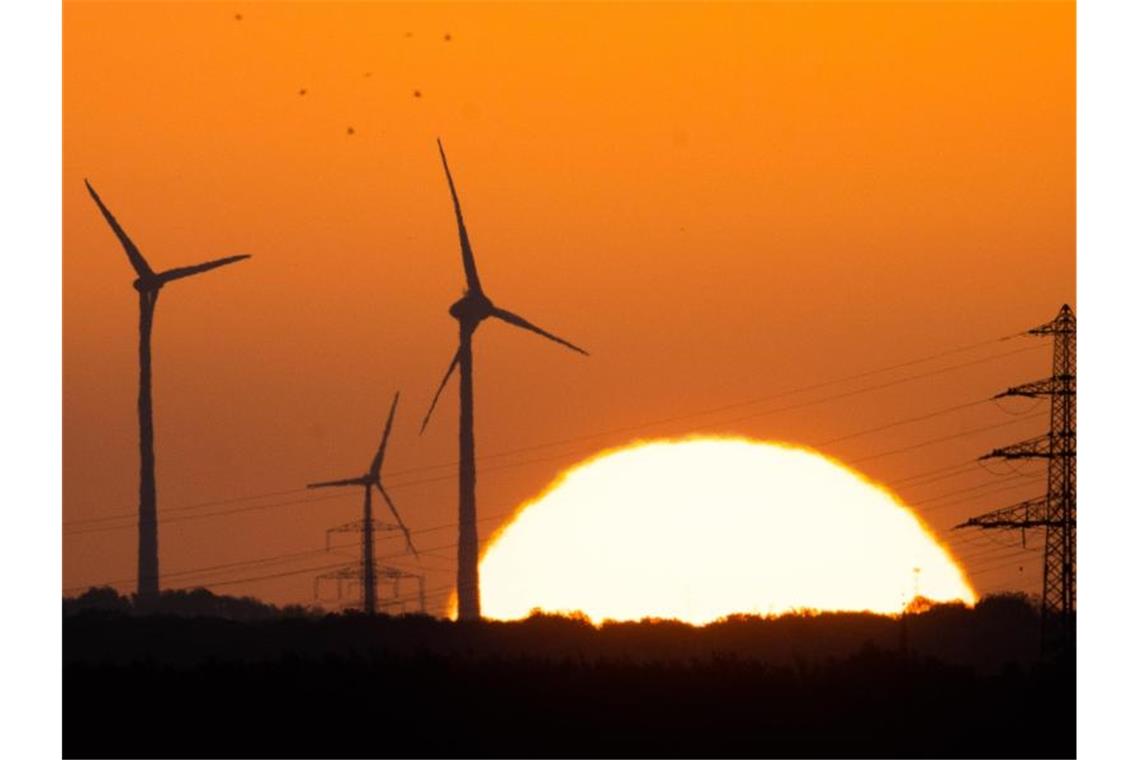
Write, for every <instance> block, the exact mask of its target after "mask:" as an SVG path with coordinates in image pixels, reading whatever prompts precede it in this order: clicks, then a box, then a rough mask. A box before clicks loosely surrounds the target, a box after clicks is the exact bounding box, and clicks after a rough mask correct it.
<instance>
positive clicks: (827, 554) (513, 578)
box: [480, 438, 976, 624]
mask: <svg viewBox="0 0 1140 760" xmlns="http://www.w3.org/2000/svg"><path fill="white" fill-rule="evenodd" d="M915 568H918V569H919V571H918V573H917V577H916V573H915ZM480 574H481V578H482V590H483V611H484V614H485V615H487V616H488V617H492V618H499V619H515V618H520V617H525V616H526V615H528V614H529V613H530V612H531V611H532V610H534V609H536V608H539V609H542V610H544V611H548V612H571V611H580V612H583V613H585V614H586V615H587V616H589V617H590V618H591V619H592V620H593V621H594V622H600V621H602V620H604V619H615V620H630V619H640V618H643V617H658V618H676V619H680V620H684V621H687V622H690V623H696V624H703V623H708V622H710V621H713V620H716V619H717V618H719V617H722V616H725V615H729V614H732V613H758V614H772V613H781V612H786V611H789V610H797V609H813V610H870V611H874V612H880V613H897V612H899V610H900V609H901V608H902V607H903V605H904V604H905V602H906V601H908V600H910V599H911V598H912V597H913V596H914V592H915V585H916V583H917V588H918V593H919V594H920V595H922V596H924V597H927V598H929V599H932V600H937V601H952V600H961V601H964V602H966V603H968V604H973V603H974V601H975V599H976V597H975V593H974V591H973V589H972V587H971V586H970V583H969V582H968V580H967V579H966V577H965V574H964V573H963V571H962V569H961V568H960V567H959V566H958V565H957V563H956V562H955V560H954V558H953V557H952V556H951V554H950V552H949V551H948V550H947V549H945V548H944V547H942V546H941V545H940V544H939V543H938V541H937V540H936V539H935V538H934V537H933V536H931V534H930V533H929V531H928V530H927V529H926V527H925V526H924V525H923V524H922V522H921V521H920V520H919V518H918V517H916V516H915V515H914V514H913V513H912V512H911V511H910V510H909V509H908V508H907V507H906V506H905V505H904V504H902V503H901V502H900V501H899V500H898V499H897V498H896V497H895V496H894V495H893V494H891V492H890V491H888V490H887V489H886V488H885V487H883V486H881V485H878V484H875V483H872V482H870V481H868V480H867V479H865V478H864V477H862V476H861V475H859V474H858V473H857V472H855V471H853V470H851V469H848V468H846V467H844V466H843V465H842V464H840V463H839V462H836V461H834V460H831V459H829V458H827V457H825V456H823V455H821V454H819V453H817V452H814V451H811V450H808V449H803V448H796V447H792V446H790V445H786V444H778V443H771V442H760V441H751V440H747V439H743V438H689V439H684V440H673V441H653V442H648V443H637V444H634V445H632V446H630V447H628V448H625V449H621V450H615V451H610V452H607V453H604V454H602V455H600V456H598V457H596V458H594V459H591V460H589V461H587V462H584V463H582V464H579V465H577V466H575V467H573V468H572V469H570V470H568V471H567V472H566V473H564V474H563V475H562V477H561V478H559V480H558V481H557V482H555V483H554V484H553V485H552V486H551V487H550V488H549V489H548V490H547V491H546V493H544V494H543V495H542V496H540V497H539V498H537V499H535V500H534V501H532V502H530V503H528V504H526V505H525V506H523V507H522V508H521V509H520V510H519V514H518V516H517V517H516V518H515V519H514V521H513V522H511V523H510V524H509V525H507V527H505V528H504V529H503V530H502V531H501V532H500V533H499V534H498V535H497V536H496V537H494V538H493V539H492V540H491V541H489V542H488V548H487V550H486V553H485V554H484V556H483V559H482V562H481V563H480Z"/></svg>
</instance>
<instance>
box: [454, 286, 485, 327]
mask: <svg viewBox="0 0 1140 760" xmlns="http://www.w3.org/2000/svg"><path fill="white" fill-rule="evenodd" d="M494 308H495V307H494V305H493V304H492V303H491V300H490V299H489V298H487V296H485V295H483V294H482V293H479V294H472V293H470V292H468V293H464V294H463V297H462V298H460V299H459V300H458V301H456V302H455V303H453V304H451V308H449V309H448V310H447V312H448V313H449V314H450V315H451V316H452V317H454V318H455V319H458V320H459V321H460V322H470V323H474V324H478V323H479V322H482V321H483V320H484V319H486V318H487V317H489V316H491V312H492V311H493V310H494Z"/></svg>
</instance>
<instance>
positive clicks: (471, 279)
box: [435, 137, 483, 293]
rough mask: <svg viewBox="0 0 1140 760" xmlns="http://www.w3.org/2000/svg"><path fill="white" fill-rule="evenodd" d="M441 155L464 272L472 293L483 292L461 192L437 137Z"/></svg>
mask: <svg viewBox="0 0 1140 760" xmlns="http://www.w3.org/2000/svg"><path fill="white" fill-rule="evenodd" d="M435 143H436V145H438V146H439V157H440V158H442V159H443V172H444V174H446V175H447V186H448V187H449V188H451V202H452V203H453V204H455V221H456V222H457V223H458V224H459V249H460V250H461V251H462V252H463V273H464V274H465V275H466V276H467V289H468V290H469V291H471V292H472V293H482V292H483V287H482V286H481V285H480V284H479V273H478V272H476V271H475V254H474V253H472V252H471V241H470V240H468V238H467V225H465V224H464V223H463V212H462V211H460V210H459V194H458V193H456V192H455V182H453V181H452V179H451V169H449V168H448V166H447V155H446V154H444V152H443V143H442V142H441V141H440V139H439V138H438V137H437V138H436V139H435Z"/></svg>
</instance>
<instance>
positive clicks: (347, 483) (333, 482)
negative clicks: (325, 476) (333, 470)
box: [305, 478, 368, 488]
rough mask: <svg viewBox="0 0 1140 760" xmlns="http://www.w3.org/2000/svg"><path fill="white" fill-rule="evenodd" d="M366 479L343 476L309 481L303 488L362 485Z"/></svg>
mask: <svg viewBox="0 0 1140 760" xmlns="http://www.w3.org/2000/svg"><path fill="white" fill-rule="evenodd" d="M367 482H368V481H366V480H364V479H363V478H345V479H344V480H326V481H323V482H321V483H309V484H308V485H307V486H305V488H335V487H337V486H362V485H365V484H367Z"/></svg>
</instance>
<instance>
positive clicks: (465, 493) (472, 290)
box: [420, 140, 588, 620]
mask: <svg viewBox="0 0 1140 760" xmlns="http://www.w3.org/2000/svg"><path fill="white" fill-rule="evenodd" d="M436 144H437V145H438V146H439V157H440V159H441V160H442V161H443V171H444V174H446V175H447V186H448V188H450V190H451V201H452V204H453V205H454V206H455V221H456V223H457V224H458V226H459V249H460V252H461V253H462V255H463V273H464V275H465V277H466V282H467V288H466V290H464V292H463V296H462V297H461V298H460V299H459V300H458V301H456V302H455V303H453V304H452V305H451V308H450V309H449V310H448V313H449V314H451V316H452V317H454V318H455V320H456V321H457V322H458V323H459V348H458V350H456V352H455V356H454V357H453V358H452V360H451V364H449V365H448V367H447V372H446V373H444V376H443V381H442V382H441V383H440V384H439V388H438V389H437V390H436V392H435V397H434V398H433V399H432V402H431V406H430V407H429V408H428V411H427V414H426V415H424V421H423V424H422V425H421V426H420V432H421V433H422V432H423V431H424V429H425V428H427V424H428V420H429V419H431V413H432V410H434V409H435V405H436V402H437V401H439V395H440V393H442V392H443V389H444V386H446V385H447V381H448V380H449V379H450V378H451V375H452V373H453V372H455V368H456V367H459V570H458V578H457V584H456V591H457V594H458V597H459V619H460V620H478V619H479V616H480V612H479V532H478V529H477V525H476V518H475V409H474V407H475V401H474V398H475V392H474V388H473V385H472V383H473V374H474V363H473V358H472V338H473V337H474V335H475V329H476V328H477V327H479V325H480V324H481V323H482V322H483V320H485V319H487V318H488V317H494V318H496V319H500V320H502V321H504V322H506V323H507V324H511V325H514V326H515V327H521V328H523V329H524V330H530V331H531V332H534V333H538V334H539V335H541V336H542V337H544V338H547V339H548V340H552V341H554V342H555V343H561V344H562V345H563V346H566V347H567V348H569V349H571V350H573V351H577V352H578V353H580V354H584V355H587V356H588V354H587V353H586V351H584V350H583V349H581V348H579V347H578V346H575V345H574V344H573V343H571V342H569V341H567V340H563V339H562V338H559V337H558V336H557V335H554V334H552V333H549V332H547V331H546V330H543V329H542V328H540V327H538V326H536V325H534V324H532V323H530V322H528V321H527V320H525V319H523V318H522V317H520V316H519V315H518V314H514V313H512V312H510V311H507V310H506V309H502V308H500V307H498V306H496V305H495V304H494V303H492V302H491V299H490V298H488V297H487V294H486V293H485V292H484V291H483V286H482V284H481V283H480V282H479V273H478V272H477V271H476V269H475V255H474V253H472V251H471V241H470V240H469V239H468V237H467V228H466V226H465V225H464V223H463V212H462V211H461V210H460V208H459V195H458V194H457V193H456V191H455V182H454V181H452V178H451V170H450V169H449V168H448V166H447V156H446V154H444V152H443V143H442V142H440V141H439V140H436Z"/></svg>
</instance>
